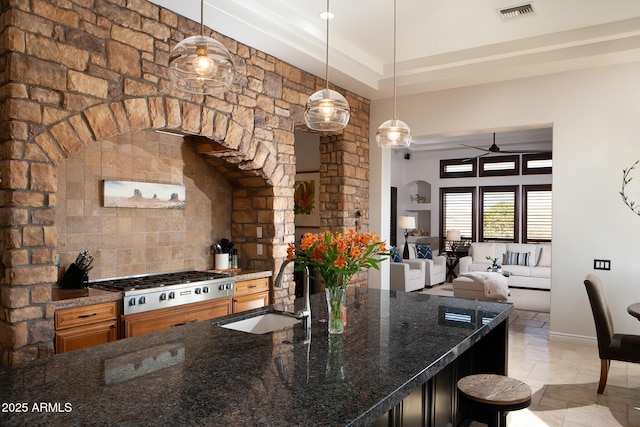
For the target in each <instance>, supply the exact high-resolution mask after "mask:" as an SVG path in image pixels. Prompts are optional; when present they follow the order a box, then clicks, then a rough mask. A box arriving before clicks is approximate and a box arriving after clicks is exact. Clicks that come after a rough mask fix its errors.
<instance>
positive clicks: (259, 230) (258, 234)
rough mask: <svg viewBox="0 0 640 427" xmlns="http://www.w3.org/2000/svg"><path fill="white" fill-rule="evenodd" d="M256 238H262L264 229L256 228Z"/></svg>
mask: <svg viewBox="0 0 640 427" xmlns="http://www.w3.org/2000/svg"><path fill="white" fill-rule="evenodd" d="M256 237H257V238H258V239H260V238H262V227H257V228H256Z"/></svg>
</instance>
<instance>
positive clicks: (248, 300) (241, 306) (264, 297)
mask: <svg viewBox="0 0 640 427" xmlns="http://www.w3.org/2000/svg"><path fill="white" fill-rule="evenodd" d="M267 305H269V291H266V292H258V293H255V294H249V295H241V296H236V297H234V298H233V312H234V313H239V312H241V311H246V310H251V309H252V308H260V307H266V306H267Z"/></svg>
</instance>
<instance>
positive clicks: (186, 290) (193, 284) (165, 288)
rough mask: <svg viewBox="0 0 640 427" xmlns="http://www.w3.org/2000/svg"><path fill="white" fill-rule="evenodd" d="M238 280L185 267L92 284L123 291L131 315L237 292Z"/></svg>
mask: <svg viewBox="0 0 640 427" xmlns="http://www.w3.org/2000/svg"><path fill="white" fill-rule="evenodd" d="M234 283H235V279H234V278H233V277H230V276H229V275H228V274H223V273H213V272H209V271H193V270H185V271H174V272H169V273H160V274H147V275H140V276H130V277H118V278H113V279H104V280H97V281H93V282H89V286H95V287H98V288H102V289H107V290H111V291H121V292H123V293H124V297H123V303H124V307H123V314H125V315H128V314H134V313H142V312H146V311H151V310H158V309H162V308H169V307H175V306H179V305H183V304H190V303H194V302H201V301H207V300H212V299H217V298H224V297H229V296H233V293H234Z"/></svg>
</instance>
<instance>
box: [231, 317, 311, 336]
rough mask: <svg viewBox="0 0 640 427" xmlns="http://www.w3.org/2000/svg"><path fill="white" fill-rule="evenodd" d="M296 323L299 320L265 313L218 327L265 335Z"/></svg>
mask: <svg viewBox="0 0 640 427" xmlns="http://www.w3.org/2000/svg"><path fill="white" fill-rule="evenodd" d="M297 323H300V319H296V318H294V317H291V316H289V315H284V314H278V313H266V314H261V315H258V316H255V317H250V318H248V319H243V320H237V321H235V322H230V323H225V324H223V325H219V326H221V327H223V328H227V329H233V330H235V331H242V332H249V333H251V334H267V333H269V332H273V331H277V330H280V329H284V328H286V327H289V326H293V325H295V324H297Z"/></svg>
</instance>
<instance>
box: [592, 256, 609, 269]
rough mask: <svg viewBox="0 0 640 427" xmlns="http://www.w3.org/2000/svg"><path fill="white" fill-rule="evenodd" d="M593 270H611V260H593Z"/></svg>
mask: <svg viewBox="0 0 640 427" xmlns="http://www.w3.org/2000/svg"><path fill="white" fill-rule="evenodd" d="M593 269H594V270H611V260H610V259H594V260H593Z"/></svg>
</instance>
